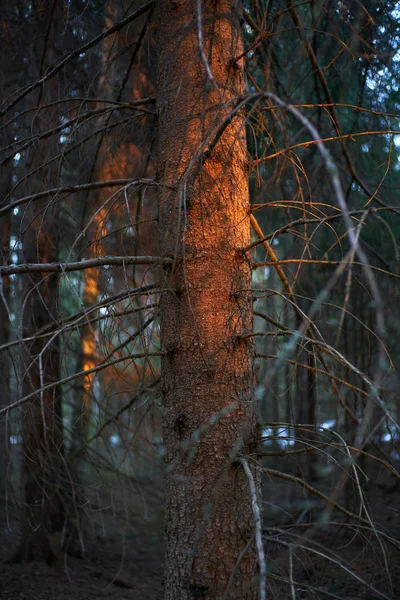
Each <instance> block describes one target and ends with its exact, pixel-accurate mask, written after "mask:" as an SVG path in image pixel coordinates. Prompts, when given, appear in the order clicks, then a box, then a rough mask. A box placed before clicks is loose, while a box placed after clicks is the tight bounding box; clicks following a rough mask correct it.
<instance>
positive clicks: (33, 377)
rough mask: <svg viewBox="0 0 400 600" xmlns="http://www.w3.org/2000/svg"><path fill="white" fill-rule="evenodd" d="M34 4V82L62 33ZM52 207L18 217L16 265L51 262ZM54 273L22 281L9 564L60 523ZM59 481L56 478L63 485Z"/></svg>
mask: <svg viewBox="0 0 400 600" xmlns="http://www.w3.org/2000/svg"><path fill="white" fill-rule="evenodd" d="M52 6H53V8H54V9H55V10H54V12H53V11H50V10H49V9H50V4H48V3H46V2H45V3H38V5H37V6H36V7H35V13H36V26H37V35H38V39H40V41H41V42H42V43H43V48H42V59H41V61H40V62H39V61H37V62H33V63H32V68H33V69H36V70H37V73H36V76H37V77H40V76H41V75H42V74H43V72H44V70H45V69H46V68H47V67H48V65H49V64H52V63H53V62H54V60H55V59H56V58H57V57H58V56H59V50H58V44H59V43H60V36H61V35H62V34H61V32H62V31H63V13H62V7H61V5H59V6H58V5H57V4H56V3H53V4H52ZM58 93H59V88H58V84H57V80H53V81H52V82H51V83H50V84H49V85H48V87H47V88H46V89H42V88H41V89H40V90H39V92H38V94H37V96H36V98H35V104H34V106H35V107H36V108H38V107H40V106H41V105H43V104H46V103H48V102H49V103H50V102H51V103H53V105H52V107H51V108H49V109H48V111H47V119H46V121H45V122H42V121H41V120H39V119H38V121H37V122H35V124H34V125H33V124H32V125H31V128H32V134H35V133H37V134H41V133H42V132H43V128H49V129H51V128H52V127H55V126H56V125H57V124H58V122H59V121H58V114H57V110H56V107H55V105H54V102H55V100H57V99H58ZM57 153H58V138H57V137H56V136H52V137H49V138H48V139H46V140H43V141H42V142H41V144H40V145H39V146H37V147H35V148H34V149H33V150H32V151H31V152H28V153H27V155H26V157H25V165H26V168H27V170H29V168H32V167H35V168H36V170H37V172H36V173H35V175H34V177H31V178H28V180H27V184H26V185H28V186H29V187H30V191H31V192H35V191H40V190H43V189H46V188H54V187H56V186H57V184H58V183H59V179H58V171H57V166H54V164H51V163H50V164H49V163H48V161H49V159H51V158H53V157H54V156H57ZM58 227H59V204H58V203H53V202H47V200H46V199H43V200H39V201H38V202H34V203H31V204H30V205H29V206H28V207H27V208H26V210H25V211H24V213H23V218H22V219H21V239H22V244H23V260H24V261H26V262H28V263H29V262H32V263H38V262H42V263H48V262H56V261H57V260H58V258H59V257H58V244H59V229H58ZM58 283H59V276H58V274H48V273H44V272H43V273H31V274H28V275H26V276H25V278H24V294H23V299H22V325H23V336H24V337H26V338H30V340H31V341H28V342H26V343H25V344H24V346H23V348H22V352H23V357H22V366H23V368H22V370H21V375H22V385H21V388H22V394H23V396H25V395H28V394H32V393H35V392H36V396H35V397H34V398H32V399H31V400H29V401H28V402H27V403H26V404H25V405H24V409H23V424H22V432H23V458H22V471H23V480H24V483H23V500H24V502H25V515H24V522H23V526H22V535H21V541H20V545H19V548H18V550H17V554H16V560H28V561H29V560H46V561H47V562H50V561H51V560H52V558H53V553H52V550H51V547H50V534H51V533H52V532H54V531H56V530H59V529H61V528H62V526H63V524H64V516H65V513H64V508H65V507H64V497H63V492H62V488H63V486H64V485H65V479H66V471H65V458H64V439H63V423H62V414H61V412H62V411H61V389H60V387H59V386H57V387H55V388H52V389H50V390H47V391H42V388H43V386H46V384H49V383H54V382H55V381H58V380H59V379H60V340H59V337H58V336H57V337H55V338H54V339H53V340H51V339H50V340H49V339H46V338H40V337H36V336H37V333H38V332H40V331H41V329H42V328H46V327H49V326H50V327H51V326H54V324H55V323H57V320H58V316H59V315H58ZM63 479H64V480H63Z"/></svg>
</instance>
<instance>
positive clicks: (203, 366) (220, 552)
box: [157, 0, 258, 600]
mask: <svg viewBox="0 0 400 600" xmlns="http://www.w3.org/2000/svg"><path fill="white" fill-rule="evenodd" d="M201 8H202V19H201V20H202V28H201V32H199V29H198V20H197V16H198V6H197V3H196V2H195V1H194V0H189V1H188V2H179V1H176V0H159V1H158V2H157V13H158V14H157V44H158V61H159V63H158V90H157V94H158V101H157V102H158V114H159V131H158V144H159V178H160V184H161V190H162V192H161V194H162V195H161V202H160V228H161V236H162V237H161V245H162V252H163V254H164V255H166V256H173V257H174V259H175V263H174V266H173V268H172V269H171V270H170V271H169V272H168V273H167V275H166V278H167V281H166V284H167V285H166V289H167V291H166V292H165V293H164V294H163V296H162V300H161V309H160V310H161V313H160V319H161V336H162V348H163V350H164V352H165V355H164V357H163V363H162V387H163V394H164V401H165V407H166V416H165V422H164V439H165V445H166V449H167V456H166V461H167V477H166V566H165V598H166V600H172V599H173V600H176V599H177V598H179V600H189V599H190V600H192V599H193V600H194V599H195V598H207V599H210V600H211V599H217V598H218V599H221V598H222V597H225V598H227V599H231V600H232V599H239V598H240V600H244V599H246V600H251V599H253V598H255V597H256V592H255V585H254V584H255V581H254V579H255V575H256V560H255V552H254V550H253V548H254V540H253V538H252V536H253V531H254V527H253V516H252V509H251V497H250V492H249V482H248V480H247V478H246V475H245V473H244V470H243V468H242V466H241V464H240V463H239V461H237V458H238V456H239V454H242V455H246V454H248V453H249V452H250V451H253V452H254V440H255V435H256V416H255V410H254V407H253V404H252V401H251V393H252V384H253V373H252V355H253V347H252V345H251V344H250V343H249V342H248V340H245V339H243V338H242V336H243V334H246V333H248V332H250V331H251V330H252V298H251V292H250V288H251V269H250V264H249V262H248V260H247V258H246V257H245V256H244V255H243V253H241V252H240V248H242V247H244V246H245V245H246V244H248V243H249V239H250V227H249V192H248V175H247V161H246V139H245V125H244V119H243V117H242V115H237V116H235V117H234V118H233V120H232V121H231V122H230V123H229V125H228V126H227V127H226V128H225V130H224V131H223V133H222V134H221V135H220V136H219V137H218V139H215V131H213V130H216V128H218V126H219V125H220V124H221V122H222V120H223V119H224V118H225V117H226V116H227V115H228V113H229V111H230V110H231V109H232V108H233V106H234V99H235V98H236V97H238V96H240V95H242V94H243V93H244V79H243V65H242V62H241V61H240V60H239V61H237V62H233V59H234V58H236V57H237V56H238V55H240V54H241V52H242V50H243V47H242V41H241V31H240V26H239V14H238V12H236V9H235V8H234V7H233V4H232V3H231V2H230V1H228V0H224V1H218V2H212V3H211V2H209V3H205V2H203V1H202V2H201ZM199 40H200V41H199ZM202 55H203V56H202ZM207 71H211V74H212V77H213V81H211V80H210V74H209V73H207ZM210 131H213V133H212V135H210V136H209V137H207V136H208V133H209V132H210ZM205 140H207V143H206V144H205V146H206V147H207V148H208V149H209V150H210V152H209V153H208V154H207V155H204V154H203V155H202V150H203V149H205V148H202V147H201V146H202V143H203V141H205ZM214 142H215V143H214ZM196 156H197V159H194V157H196ZM166 185H169V186H174V188H175V189H176V190H177V191H174V192H171V191H170V190H169V189H168V188H166V187H163V186H166ZM252 469H253V471H254V468H253V467H252ZM255 479H256V482H257V485H258V478H257V474H256V473H255ZM238 563H240V564H238ZM225 592H226V596H224V593H225Z"/></svg>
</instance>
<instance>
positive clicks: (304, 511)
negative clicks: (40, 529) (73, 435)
mask: <svg viewBox="0 0 400 600" xmlns="http://www.w3.org/2000/svg"><path fill="white" fill-rule="evenodd" d="M372 475H373V477H371V481H372V482H373V484H374V485H372V484H370V489H369V490H367V492H366V500H367V502H368V505H369V506H370V507H372V508H371V510H372V512H373V517H374V522H375V524H376V525H377V527H379V529H380V530H381V531H384V532H386V533H387V534H388V535H390V536H393V537H394V538H396V539H398V540H400V514H399V513H400V490H399V487H398V485H396V483H395V480H394V478H393V477H390V476H389V474H388V472H387V471H384V472H380V471H376V472H374V473H373V474H372ZM287 486H288V484H287V482H283V481H279V480H274V481H272V480H271V479H268V480H266V485H265V487H264V522H265V527H266V528H268V529H267V530H266V533H267V535H268V536H269V537H270V540H271V541H270V542H268V541H267V542H266V553H267V562H268V570H269V575H270V577H269V586H270V589H269V594H268V599H269V600H272V599H276V600H294V599H295V600H311V599H313V600H314V599H316V600H319V599H321V600H323V599H324V598H344V599H346V600H378V599H379V598H385V597H386V598H390V599H391V600H397V599H398V598H400V551H399V550H398V549H395V548H394V547H393V546H391V545H390V543H388V541H387V539H386V540H385V539H384V538H382V537H380V539H379V540H378V539H377V536H376V535H375V534H374V533H371V532H370V531H367V529H361V530H359V531H358V533H357V534H356V533H355V529H354V528H352V523H351V521H348V522H347V523H346V521H345V520H344V519H343V518H340V517H339V515H337V514H334V513H332V514H331V515H330V519H331V520H332V521H335V522H336V523H337V525H333V524H332V525H329V526H327V525H326V524H324V523H323V522H322V521H323V519H322V518H321V515H322V514H323V513H322V510H321V504H320V508H319V509H318V507H317V508H315V507H316V506H317V505H316V504H315V503H314V504H313V501H312V500H311V499H310V498H307V497H306V496H305V494H303V493H302V492H300V493H299V491H298V490H297V491H294V490H296V487H298V486H290V488H291V491H290V492H289V493H288V491H287V490H288V487H287ZM319 487H320V486H319ZM296 494H297V495H296ZM90 501H91V510H92V513H91V530H92V535H91V538H92V539H91V545H90V554H89V556H88V558H86V559H84V560H83V559H77V558H71V557H69V556H67V555H65V554H63V553H62V552H61V551H60V550H59V548H60V534H55V535H54V537H53V539H52V545H53V551H54V553H55V555H56V557H57V560H56V561H55V562H54V563H53V564H52V565H50V566H48V565H46V564H39V563H29V564H15V563H13V562H8V561H9V559H10V558H12V556H13V553H14V552H15V549H16V546H17V544H18V531H19V525H20V523H19V516H18V511H17V508H16V501H15V500H13V499H12V498H10V497H9V498H8V509H7V511H6V515H5V516H6V519H4V518H3V515H1V513H0V516H1V528H0V599H1V600H78V599H79V600H95V599H99V600H100V599H102V598H108V599H110V600H114V599H115V600H133V599H134V600H161V599H162V598H163V587H162V578H163V519H164V516H163V478H162V472H161V470H159V471H158V472H153V476H152V478H151V479H150V478H149V479H147V480H146V479H144V478H143V480H142V481H140V482H139V481H137V480H133V479H132V478H125V479H124V480H122V479H121V478H120V479H119V480H118V484H116V483H115V482H112V481H111V482H108V483H107V485H103V486H102V487H101V488H99V487H98V486H97V487H93V489H92V490H91V492H90ZM373 509H374V510H373ZM318 510H320V513H319V517H318V514H317V513H316V512H315V511H318ZM312 511H314V512H313V513H312ZM316 516H317V518H315V517H316ZM311 518H312V519H313V521H314V522H315V521H319V527H313V528H310V527H309V521H310V519H311ZM7 521H8V526H7ZM293 523H295V525H293ZM278 525H279V528H280V530H279V531H278V529H274V527H277V526H278ZM289 525H290V527H289ZM301 531H303V532H304V533H303V537H302V539H301V541H300V542H299V540H297V542H296V543H294V542H293V543H292V546H291V551H290V552H291V554H292V582H293V586H292V589H291V587H290V560H289V551H288V546H287V545H285V544H287V542H288V540H289V542H290V540H291V538H290V535H291V532H296V534H298V533H299V532H301ZM293 539H294V538H293ZM302 546H306V547H307V548H308V550H304V549H303V548H302ZM325 552H327V553H328V554H329V555H330V557H331V560H330V561H327V560H326V559H324V558H323V556H322V555H323V554H324V553H325ZM385 560H386V561H387V564H386V566H385ZM340 563H341V564H340ZM387 572H390V576H391V585H392V588H391V589H390V585H389V584H388V577H387ZM360 578H361V579H363V580H364V581H365V582H367V583H368V585H369V586H370V587H368V586H366V585H364V584H363V583H361V581H360ZM282 579H286V580H289V585H288V584H287V583H282ZM316 588H318V591H316ZM373 588H375V589H373ZM177 600H178V599H177ZM243 600H246V599H245V598H244V599H243Z"/></svg>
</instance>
